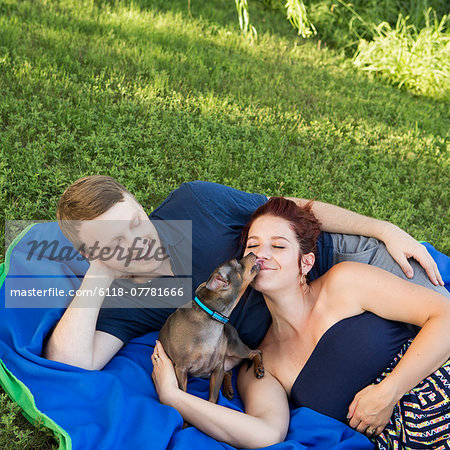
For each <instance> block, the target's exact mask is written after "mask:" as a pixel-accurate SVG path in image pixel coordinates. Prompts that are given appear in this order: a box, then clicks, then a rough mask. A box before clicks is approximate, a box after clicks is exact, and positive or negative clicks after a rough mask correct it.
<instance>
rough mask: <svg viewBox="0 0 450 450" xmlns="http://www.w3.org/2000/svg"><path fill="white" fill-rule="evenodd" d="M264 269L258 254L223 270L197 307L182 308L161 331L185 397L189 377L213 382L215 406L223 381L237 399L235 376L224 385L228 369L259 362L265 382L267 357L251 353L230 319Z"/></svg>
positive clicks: (205, 286)
mask: <svg viewBox="0 0 450 450" xmlns="http://www.w3.org/2000/svg"><path fill="white" fill-rule="evenodd" d="M259 269H260V266H259V264H256V256H255V255H254V254H253V253H249V254H248V255H247V256H245V257H244V258H242V259H241V260H240V261H237V260H236V259H232V260H231V261H228V262H226V263H225V264H222V265H221V266H220V267H218V268H217V269H216V270H215V271H214V272H213V273H212V275H211V276H210V277H209V279H208V281H207V282H206V283H202V284H201V285H200V286H199V287H198V288H197V290H196V291H195V300H193V301H192V307H186V305H185V306H183V307H181V308H178V309H177V310H176V311H175V312H174V313H173V314H171V315H170V316H169V317H168V319H167V321H166V323H165V324H164V326H163V327H162V328H161V332H160V333H159V338H158V339H159V340H160V341H161V344H162V346H163V348H164V350H165V351H166V353H167V355H168V356H169V358H170V359H171V360H172V362H173V364H174V366H175V373H176V376H177V380H178V385H179V387H180V389H182V390H183V391H186V385H187V377H188V375H191V376H194V377H208V376H210V384H209V401H210V402H214V403H216V402H217V398H218V396H219V389H220V387H221V385H222V382H223V381H224V389H223V393H224V395H225V396H226V397H227V398H229V399H231V398H232V397H233V389H232V387H231V371H230V372H227V373H226V374H225V375H226V376H225V380H224V372H225V370H224V369H225V367H227V370H228V369H231V368H233V367H234V366H235V365H236V364H238V363H239V362H240V361H242V360H243V359H251V360H252V361H253V364H254V372H255V376H256V377H257V378H262V377H263V376H264V366H263V363H262V354H261V351H260V350H251V349H250V348H248V347H247V346H246V345H245V344H244V343H243V342H242V341H241V339H240V337H239V335H238V333H237V331H236V329H235V328H234V327H233V326H232V325H230V324H229V323H228V317H227V316H228V315H229V314H230V313H231V312H232V311H233V309H234V307H235V306H236V305H237V303H238V301H239V299H240V298H241V296H242V294H243V293H244V291H245V289H247V286H248V285H249V284H250V283H251V281H252V280H253V279H254V278H255V277H256V275H257V274H258V273H259Z"/></svg>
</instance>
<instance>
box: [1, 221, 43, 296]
mask: <svg viewBox="0 0 450 450" xmlns="http://www.w3.org/2000/svg"><path fill="white" fill-rule="evenodd" d="M35 225H36V224H35V223H32V224H31V225H28V226H27V227H26V228H25V229H24V230H22V232H21V233H20V234H19V235H18V236H17V237H16V238H15V239H14V240H13V241H12V242H11V244H10V245H9V247H8V249H7V250H6V255H5V262H4V263H2V264H1V267H0V289H1V287H2V286H3V283H4V282H5V278H6V275H8V272H9V259H10V257H11V253H12V251H13V250H14V247H15V246H16V245H17V244H18V243H19V241H20V240H21V239H22V238H23V237H24V236H25V235H26V234H27V233H28V231H30V229H31V228H32V227H34V226H35Z"/></svg>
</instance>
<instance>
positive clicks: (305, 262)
mask: <svg viewBox="0 0 450 450" xmlns="http://www.w3.org/2000/svg"><path fill="white" fill-rule="evenodd" d="M315 261H316V257H315V255H314V253H312V252H311V253H307V254H306V255H303V256H302V275H307V274H308V272H309V271H310V270H311V269H312V268H313V266H314V262H315Z"/></svg>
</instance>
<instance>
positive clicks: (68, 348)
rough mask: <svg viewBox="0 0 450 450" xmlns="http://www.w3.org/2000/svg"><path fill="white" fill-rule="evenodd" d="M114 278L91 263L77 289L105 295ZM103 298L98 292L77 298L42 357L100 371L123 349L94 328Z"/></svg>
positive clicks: (71, 304) (121, 343)
mask: <svg viewBox="0 0 450 450" xmlns="http://www.w3.org/2000/svg"><path fill="white" fill-rule="evenodd" d="M113 279H114V277H113V276H112V274H110V273H108V272H107V271H105V270H102V268H101V267H99V266H97V265H96V264H93V263H92V262H91V266H90V267H89V269H88V271H87V272H86V275H85V277H84V279H83V282H82V283H81V286H80V288H79V290H85V291H90V290H92V291H95V292H102V290H103V292H104V291H105V290H106V289H107V288H108V287H109V286H110V285H111V283H112V281H113ZM104 299H105V295H100V294H99V293H96V295H90V296H89V297H87V296H78V295H76V296H75V297H74V298H73V300H72V302H71V303H70V305H69V307H68V308H67V309H66V311H65V312H64V314H63V316H62V317H61V320H60V321H59V322H58V325H57V326H56V327H55V329H54V330H53V333H52V335H51V336H50V338H49V340H48V342H47V346H46V348H45V349H44V357H45V358H47V359H51V360H53V361H58V362H62V363H65V364H70V365H72V366H77V367H81V368H83V369H88V370H100V369H102V368H103V367H104V366H105V365H106V364H107V363H108V362H109V361H110V360H111V358H112V357H113V356H114V355H115V354H116V353H117V352H118V351H119V350H120V348H121V347H122V346H123V342H122V341H121V340H120V339H118V338H117V337H115V336H113V335H111V334H108V333H105V332H102V331H97V330H96V329H95V328H96V325H97V318H98V314H99V312H100V308H101V306H102V304H103V301H104Z"/></svg>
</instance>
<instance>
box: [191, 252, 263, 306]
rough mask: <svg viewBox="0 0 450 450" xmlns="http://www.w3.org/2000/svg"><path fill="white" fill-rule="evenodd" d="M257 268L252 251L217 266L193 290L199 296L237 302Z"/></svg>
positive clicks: (224, 301)
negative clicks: (207, 277)
mask: <svg viewBox="0 0 450 450" xmlns="http://www.w3.org/2000/svg"><path fill="white" fill-rule="evenodd" d="M259 270H260V265H259V264H258V263H257V262H256V255H255V254H254V253H249V254H248V255H246V256H244V257H243V258H242V259H241V260H237V259H231V260H230V261H227V262H226V263H224V264H222V265H221V266H219V267H218V268H217V269H216V270H215V271H214V272H213V273H212V274H211V276H210V277H209V279H208V281H206V282H205V283H202V284H201V285H200V286H199V287H198V288H197V290H196V291H195V292H196V294H197V293H198V294H199V295H200V298H205V297H207V298H208V299H211V300H213V299H214V300H215V299H220V301H221V302H222V303H226V304H231V303H233V302H234V303H237V301H238V300H239V299H240V298H241V296H242V294H243V293H244V291H245V290H246V289H247V286H248V285H249V284H250V283H251V282H252V281H253V279H254V278H255V277H256V275H258V273H259ZM205 290H207V292H205Z"/></svg>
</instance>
